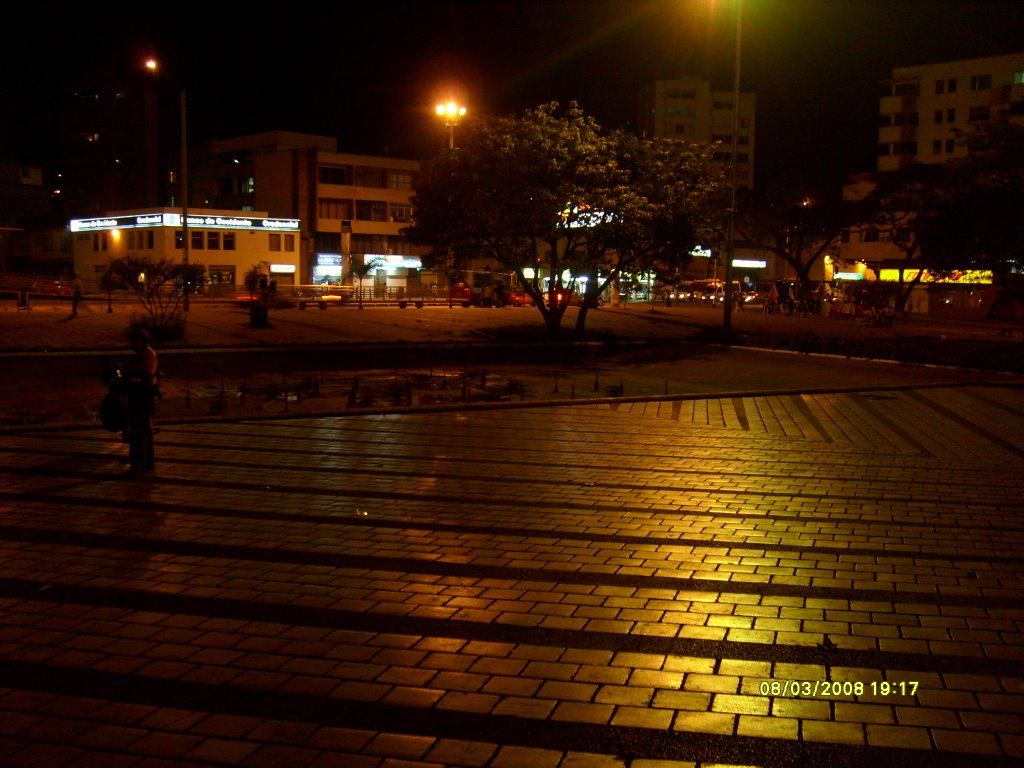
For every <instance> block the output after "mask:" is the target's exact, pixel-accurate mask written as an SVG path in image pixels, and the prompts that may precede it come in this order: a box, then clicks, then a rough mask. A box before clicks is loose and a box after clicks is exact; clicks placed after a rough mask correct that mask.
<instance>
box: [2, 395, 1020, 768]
mask: <svg viewBox="0 0 1024 768" xmlns="http://www.w3.org/2000/svg"><path fill="white" fill-rule="evenodd" d="M157 451H158V464H159V466H158V470H157V472H156V474H155V476H154V477H153V478H151V479H148V480H144V481H139V480H130V479H126V478H123V477H121V476H120V474H121V472H122V471H123V470H124V469H125V467H126V465H125V464H124V463H123V458H124V454H125V450H124V446H122V445H121V444H119V443H118V442H117V441H116V440H112V439H111V437H110V435H108V434H106V433H101V432H99V431H94V430H88V429H82V430H71V431H63V432H61V431H36V432H31V431H29V432H23V433H10V434H5V435H3V439H2V443H0V457H2V460H0V466H2V469H0V472H2V476H3V484H2V486H0V489H2V490H0V562H2V565H0V765H9V766H29V765H45V766H86V765H97V764H101V763H102V764H104V765H110V766H122V765H123V766H156V765H176V766H195V765H244V766H263V765H267V766H326V765H336V766H356V767H359V766H378V767H380V768H384V767H385V766H387V767H389V768H398V767H399V766H404V767H410V766H437V765H451V766H481V767H493V768H503V767H506V766H551V768H556V767H559V768H568V767H569V766H587V767H588V768H589V767H590V766H597V767H598V768H600V767H603V766H609V767H612V766H619V767H623V768H625V767H626V766H629V767H630V768H655V766H660V767H662V768H665V767H668V766H696V765H712V764H715V765H763V766H771V765H789V764H794V765H795V764H801V765H819V764H825V763H831V764H836V765H846V764H849V765H883V766H884V765H900V766H906V765H928V766H932V765H936V766H943V765H968V764H985V765H989V766H1001V765H1006V766H1010V765H1020V764H1021V762H1022V761H1024V665H1022V659H1024V608H1022V605H1024V602H1022V598H1024V579H1022V573H1024V555H1022V554H1021V551H1022V550H1021V544H1022V543H1024V523H1022V518H1021V511H1022V503H1021V491H1022V489H1024V479H1022V478H1024V475H1022V472H1021V470H1022V468H1024V396H1022V394H1021V391H1020V390H1019V389H1014V388H1009V387H996V386H982V385H978V386H962V387H944V388H920V389H909V390H902V391H864V392H855V393H841V394H813V395H796V394H793V395H781V396H764V397H758V396H750V397H746V396H744V397H727V398H720V399H719V398H703V399H693V400H686V399H677V400H668V399H666V400H662V401H651V402H621V403H610V404H609V403H600V404H579V405H574V406H569V405H562V406H552V407H546V408H532V409H521V408H506V409H497V410H491V411H471V410H465V411H462V412H437V413H415V414H391V415H386V414H385V415H349V416H341V417H323V418H303V419H291V420H288V419H281V420H276V421H260V422H238V423H229V422H204V423H197V424H165V425H164V426H163V427H162V429H161V432H160V434H159V435H158V437H157Z"/></svg>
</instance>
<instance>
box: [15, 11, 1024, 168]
mask: <svg viewBox="0 0 1024 768" xmlns="http://www.w3.org/2000/svg"><path fill="white" fill-rule="evenodd" d="M42 6H43V4H34V6H28V7H25V8H20V9H17V8H16V9H8V10H6V11H5V14H6V15H7V16H8V17H9V18H8V20H7V23H6V26H8V32H7V34H5V38H6V44H7V45H6V47H5V48H4V49H3V50H2V51H0V56H2V61H0V64H2V68H0V78H2V80H0V88H2V89H3V90H2V92H3V95H4V101H3V105H4V106H3V112H2V113H0V139H2V144H0V154H2V155H3V156H5V157H6V158H14V159H17V160H19V161H20V162H30V163H40V164H51V163H55V162H56V154H55V152H54V149H55V146H56V143H57V136H58V135H59V134H58V133H57V132H56V127H57V125H58V123H59V110H58V106H59V103H60V100H61V94H62V93H64V92H66V91H67V90H69V89H71V88H73V84H74V81H75V78H76V76H77V74H78V72H79V71H90V70H91V69H94V68H97V67H106V68H108V69H114V70H116V69H119V68H125V69H130V68H132V67H137V66H138V65H139V62H140V61H141V60H142V58H143V57H144V56H145V55H146V54H150V53H152V54H156V55H159V56H160V57H161V58H163V59H164V60H166V61H167V62H168V64H169V67H170V71H171V72H172V73H173V76H174V77H175V79H176V81H177V82H178V83H180V84H182V85H183V86H184V87H185V88H186V89H187V91H188V94H189V105H190V112H189V129H190V134H191V137H192V140H193V141H195V140H199V139H206V138H228V137H231V136H237V135H242V134H244V133H250V132H256V131H262V130H274V129H280V130H295V131H303V132H311V133H318V134H323V135H328V136H335V137H337V138H338V140H339V149H341V150H342V151H352V152H365V153H369V154H385V153H388V154H392V155H396V156H402V157H422V156H426V155H429V154H431V153H432V152H433V151H435V150H436V149H437V148H439V147H441V146H443V145H444V142H445V136H444V132H443V128H442V126H440V125H439V124H438V120H437V119H436V118H435V117H434V115H433V113H432V110H433V105H434V103H435V101H436V100H437V98H438V96H440V95H442V92H444V91H446V90H449V89H453V88H454V89H457V90H458V91H460V92H461V94H462V97H463V98H464V99H465V101H466V103H467V105H468V106H469V108H470V109H471V110H473V111H474V112H481V113H491V114H509V113H513V112H519V111H521V110H522V109H525V108H527V107H532V106H536V105H538V104H540V103H543V102H546V101H551V100H555V101H559V102H562V103H566V102H568V101H570V100H576V101H578V102H580V103H581V105H582V106H583V108H584V109H585V110H586V111H587V112H588V113H590V114H593V115H594V116H595V117H596V118H597V119H598V121H599V122H601V123H602V124H603V125H606V126H608V127H620V126H629V125H632V124H635V121H636V114H637V96H636V95H637V92H638V91H639V89H640V88H641V87H642V86H643V85H645V84H646V83H649V82H651V81H653V80H655V79H659V78H667V77H672V76H675V75H678V74H680V73H698V74H704V73H707V74H709V75H710V77H711V79H712V81H713V82H714V83H715V84H716V87H717V88H719V89H721V90H731V88H732V62H733V51H734V48H733V41H734V22H733V17H732V8H733V2H732V0H518V1H512V0H486V1H484V0H479V1H478V0H390V2H384V3H379V2H374V1H373V0H366V2H360V3H355V2H350V1H349V0H337V1H336V2H334V3H331V4H327V3H323V4H308V3H301V2H300V3H292V4H280V5H278V6H277V7H276V8H273V9H270V10H267V8H266V6H255V5H249V6H242V5H237V4H233V9H230V10H229V9H228V8H226V7H223V6H222V5H220V4H217V3H207V4H206V5H205V6H204V5H203V4H198V3H180V4H175V3H167V4H149V6H148V7H141V6H139V5H124V6H122V5H120V4H117V3H114V4H107V5H103V4H93V5H85V4H80V5H78V6H72V7H67V6H65V7H63V8H61V10H59V11H58V10H56V9H55V8H43V7H42ZM371 6H372V9H371ZM176 8H181V9H183V10H184V13H181V12H178V11H177V10H175V9H176ZM1019 50H1024V3H1022V2H1021V1H1020V0H743V33H742V53H743V61H742V78H741V79H742V88H743V90H745V91H746V90H749V91H754V92H755V93H756V94H757V98H758V136H757V156H758V166H757V170H756V173H757V177H756V180H757V183H758V184H765V183H767V181H768V180H769V179H770V178H772V177H773V176H775V175H777V174H779V173H781V172H783V171H785V170H788V169H790V168H799V169H802V170H803V171H804V172H805V173H807V174H809V175H810V176H812V178H815V179H817V180H819V181H820V182H821V183H823V184H826V185H829V186H833V185H838V184H839V183H841V181H842V179H843V178H845V176H846V175H847V174H849V173H852V172H856V171H864V170H871V169H872V168H873V166H874V157H875V143H876V140H877V128H876V125H877V122H876V116H877V107H878V82H879V81H880V80H882V79H884V78H886V77H887V76H888V75H889V73H890V72H891V69H892V68H893V67H894V66H903V65H910V64H916V63H925V62H931V61H942V60H946V59H955V58H971V57H977V56H986V55H994V54H1000V53H1009V52H1013V51H1019Z"/></svg>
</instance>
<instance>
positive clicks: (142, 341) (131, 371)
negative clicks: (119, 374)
mask: <svg viewBox="0 0 1024 768" xmlns="http://www.w3.org/2000/svg"><path fill="white" fill-rule="evenodd" d="M129 345H130V346H131V349H132V351H133V352H134V353H135V356H134V357H133V358H132V360H131V361H130V362H129V363H128V365H127V366H126V367H125V378H126V386H127V394H128V461H129V464H130V465H131V468H130V469H129V470H128V473H129V474H131V475H141V474H143V473H145V472H148V471H150V470H152V469H154V468H155V466H156V462H155V459H154V455H153V415H154V412H155V410H156V396H157V356H156V350H154V349H153V348H152V347H151V346H149V334H148V333H147V332H146V331H145V329H143V328H136V329H134V330H133V331H132V332H131V336H130V337H129Z"/></svg>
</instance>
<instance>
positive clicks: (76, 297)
mask: <svg viewBox="0 0 1024 768" xmlns="http://www.w3.org/2000/svg"><path fill="white" fill-rule="evenodd" d="M81 300H82V281H81V280H79V279H78V275H77V274H76V275H75V279H74V280H72V281H71V314H72V315H77V314H78V302H80V301H81Z"/></svg>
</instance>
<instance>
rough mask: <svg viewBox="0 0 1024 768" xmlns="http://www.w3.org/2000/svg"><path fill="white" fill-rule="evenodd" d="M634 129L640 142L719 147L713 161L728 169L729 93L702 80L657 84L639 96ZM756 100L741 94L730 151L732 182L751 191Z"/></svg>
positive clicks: (730, 125)
mask: <svg viewBox="0 0 1024 768" xmlns="http://www.w3.org/2000/svg"><path fill="white" fill-rule="evenodd" d="M640 104H641V107H640V130H641V135H642V136H644V137H645V138H673V139H682V140H684V141H688V142H691V143H703V144H706V143H711V142H715V141H717V142H721V146H720V147H719V149H718V151H717V152H716V153H715V160H716V161H718V162H720V163H722V164H723V165H728V164H729V163H730V162H731V160H732V156H731V153H732V125H733V93H732V91H715V90H712V88H711V82H710V81H709V80H707V79H705V78H703V77H698V76H696V75H689V76H683V77H680V78H679V79H678V80H659V81H657V82H655V83H653V84H651V85H649V86H647V87H646V88H645V89H644V90H643V91H642V92H641V95H640ZM756 111H757V99H756V97H755V96H754V94H752V93H741V94H740V103H739V131H738V133H737V146H736V183H737V185H739V186H741V187H747V188H750V189H752V188H753V186H754V139H755V136H756V120H755V117H756Z"/></svg>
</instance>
